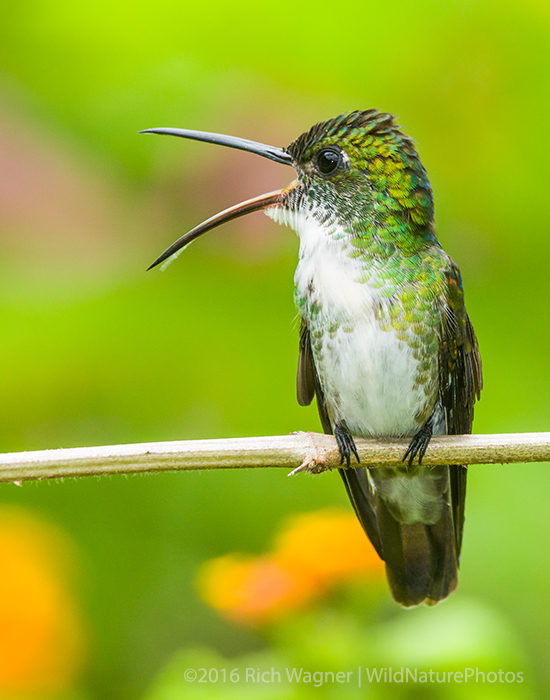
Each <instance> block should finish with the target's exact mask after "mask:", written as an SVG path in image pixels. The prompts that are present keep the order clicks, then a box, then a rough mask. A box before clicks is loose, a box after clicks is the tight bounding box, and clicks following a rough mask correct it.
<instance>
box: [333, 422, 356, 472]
mask: <svg viewBox="0 0 550 700" xmlns="http://www.w3.org/2000/svg"><path fill="white" fill-rule="evenodd" d="M334 437H335V438H336V442H337V443H338V448H339V450H340V457H341V459H340V464H343V463H344V460H346V466H347V467H349V466H350V462H351V453H352V452H353V454H354V456H355V459H356V460H357V462H360V461H361V460H360V459H359V455H358V454H357V448H356V447H355V442H354V441H353V438H352V436H351V435H350V433H349V431H348V430H347V428H345V427H344V425H343V424H342V423H338V422H337V423H335V424H334Z"/></svg>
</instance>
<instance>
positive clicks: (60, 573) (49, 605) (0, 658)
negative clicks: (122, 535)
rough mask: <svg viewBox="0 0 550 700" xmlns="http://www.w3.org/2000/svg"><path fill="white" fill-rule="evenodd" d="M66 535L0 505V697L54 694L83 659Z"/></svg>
mask: <svg viewBox="0 0 550 700" xmlns="http://www.w3.org/2000/svg"><path fill="white" fill-rule="evenodd" d="M72 554H73V553H72V551H71V547H70V543H69V542H68V541H67V538H66V536H65V535H64V534H63V533H62V532H59V531H58V530H57V529H55V528H54V527H53V526H51V525H50V524H48V523H45V522H43V521H42V520H40V519H39V518H38V517H36V516H35V515H32V514H30V513H29V512H27V511H24V510H22V509H19V508H14V507H11V506H1V507H0V561H1V562H2V575H1V576H0V696H1V697H3V698H4V697H19V696H21V695H28V694H32V695H34V696H38V697H47V696H51V695H55V694H57V693H59V692H61V691H62V690H64V689H66V688H68V687H70V685H71V684H72V681H73V680H74V677H75V674H76V672H77V671H78V670H79V668H80V665H81V661H82V656H83V630H82V624H81V620H80V617H79V614H78V610H77V608H76V605H75V601H74V599H73V596H72V592H71V586H70V581H71V578H72V577H71V571H70V569H71V566H70V565H71V563H72V559H73V556H72Z"/></svg>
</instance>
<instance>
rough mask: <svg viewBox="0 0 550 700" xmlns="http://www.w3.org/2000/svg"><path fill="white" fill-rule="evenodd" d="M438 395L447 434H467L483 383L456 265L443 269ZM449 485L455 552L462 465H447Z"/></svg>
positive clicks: (463, 494)
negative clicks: (443, 413)
mask: <svg viewBox="0 0 550 700" xmlns="http://www.w3.org/2000/svg"><path fill="white" fill-rule="evenodd" d="M439 381H440V389H439V393H440V397H441V402H442V404H443V409H444V411H445V418H446V423H447V432H448V433H449V434H450V435H457V434H463V433H470V432H471V430H472V421H473V415H474V403H475V401H476V398H477V399H479V394H480V392H481V388H482V385H483V379H482V372H481V357H480V355H479V348H478V344H477V338H476V336H475V333H474V329H473V327H472V324H471V322H470V319H469V318H468V314H467V313H466V308H465V306H464V291H463V288H462V279H461V277H460V271H459V269H458V267H457V266H456V265H455V264H454V263H452V264H451V266H450V268H449V270H448V272H447V294H446V303H445V305H444V308H443V314H442V322H441V343H440V351H439ZM450 488H451V503H452V510H453V518H454V524H455V536H456V548H457V555H458V554H460V547H461V544H462V531H463V528H464V500H465V497H466V467H465V466H462V465H452V466H450Z"/></svg>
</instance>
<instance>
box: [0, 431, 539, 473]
mask: <svg viewBox="0 0 550 700" xmlns="http://www.w3.org/2000/svg"><path fill="white" fill-rule="evenodd" d="M408 442H409V441H408V440H407V439H403V440H391V441H385V440H380V439H377V440H366V439H362V438H360V439H359V438H358V439H357V440H356V444H357V449H358V452H359V456H360V458H361V465H360V466H363V467H395V466H399V465H402V464H403V463H402V461H401V459H402V457H403V454H404V452H405V450H406V448H407V446H408ZM544 461H550V433H504V434H495V435H445V436H441V437H434V438H432V440H431V442H430V445H429V447H428V449H427V451H426V454H425V456H424V458H423V462H422V463H423V464H425V465H431V466H435V465H438V464H469V465H473V464H507V463H519V462H544ZM339 464H340V453H339V450H338V447H337V445H336V441H335V439H334V437H333V436H332V435H322V434H319V433H305V432H300V433H293V434H291V435H275V436H267V437H245V438H228V439H216V440H184V441H177V442H147V443H139V444H131V445H106V446H101V447H74V448H68V449H56V450H39V451H35V452H12V453H6V454H0V481H12V482H20V481H27V480H33V479H58V478H65V477H79V476H92V475H96V476H97V475H101V474H138V473H149V472H159V471H186V470H191V469H258V468H266V467H270V468H274V467H278V468H281V469H287V470H288V471H293V472H295V473H296V472H299V471H313V472H315V471H323V470H324V469H332V468H335V467H338V466H339ZM352 466H357V465H356V464H355V462H352Z"/></svg>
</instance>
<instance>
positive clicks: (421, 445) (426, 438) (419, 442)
mask: <svg viewBox="0 0 550 700" xmlns="http://www.w3.org/2000/svg"><path fill="white" fill-rule="evenodd" d="M432 434H433V425H432V419H431V418H430V419H429V420H427V421H426V423H425V425H423V426H422V428H420V430H419V431H418V432H417V433H416V435H415V436H414V437H413V439H412V440H411V442H410V445H409V446H408V447H407V451H406V452H405V454H404V455H403V459H402V460H401V461H402V462H405V461H407V458H408V463H409V467H412V465H413V462H414V458H415V457H416V455H418V464H419V465H420V464H422V458H423V457H424V454H425V453H426V449H427V448H428V445H429V444H430V440H431V439H432Z"/></svg>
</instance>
